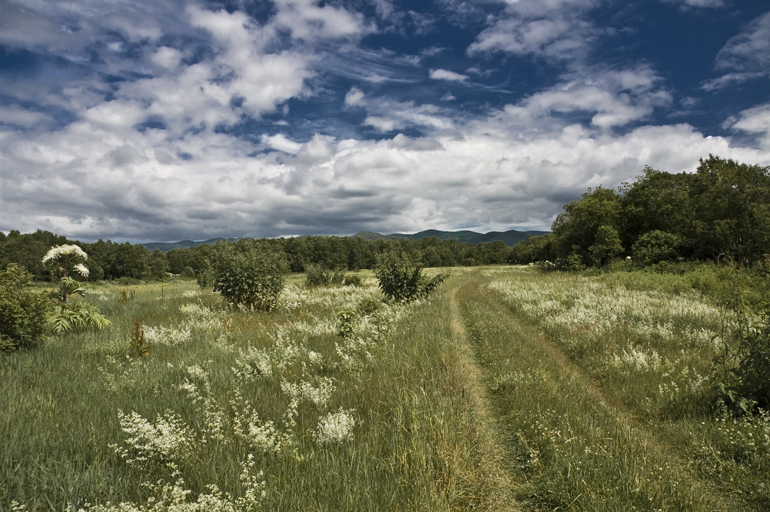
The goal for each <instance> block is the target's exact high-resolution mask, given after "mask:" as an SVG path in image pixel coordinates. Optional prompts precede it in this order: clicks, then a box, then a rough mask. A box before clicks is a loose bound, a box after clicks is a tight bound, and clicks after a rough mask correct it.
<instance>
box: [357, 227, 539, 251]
mask: <svg viewBox="0 0 770 512" xmlns="http://www.w3.org/2000/svg"><path fill="white" fill-rule="evenodd" d="M547 233H549V231H517V230H515V229H512V230H510V231H502V232H501V231H490V232H489V233H477V232H475V231H439V230H437V229H428V230H427V231H420V232H419V233H414V234H413V235H407V234H403V233H394V234H391V235H381V234H379V233H373V232H371V231H361V232H360V233H357V234H355V235H354V236H357V237H360V238H366V239H367V240H398V239H399V238H412V239H416V240H418V239H420V238H428V237H432V236H433V237H436V238H438V239H440V240H457V241H458V242H464V243H469V244H479V243H482V242H495V241H497V240H502V241H503V242H504V243H505V245H507V246H509V247H512V246H514V245H516V244H517V243H519V242H521V241H522V240H526V239H527V237H530V236H538V235H545V234H547Z"/></svg>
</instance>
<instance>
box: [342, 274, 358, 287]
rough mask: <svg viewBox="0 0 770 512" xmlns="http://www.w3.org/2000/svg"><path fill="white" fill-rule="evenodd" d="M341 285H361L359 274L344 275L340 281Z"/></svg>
mask: <svg viewBox="0 0 770 512" xmlns="http://www.w3.org/2000/svg"><path fill="white" fill-rule="evenodd" d="M342 284H343V286H356V287H358V286H361V276H359V275H357V274H353V275H352V276H345V279H344V280H343V281H342Z"/></svg>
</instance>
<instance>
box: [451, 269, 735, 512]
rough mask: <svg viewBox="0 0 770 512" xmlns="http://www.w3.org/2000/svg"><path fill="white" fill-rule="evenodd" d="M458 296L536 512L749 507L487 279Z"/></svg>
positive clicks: (470, 283) (476, 279)
mask: <svg viewBox="0 0 770 512" xmlns="http://www.w3.org/2000/svg"><path fill="white" fill-rule="evenodd" d="M482 280H483V278H482V276H481V274H480V273H474V274H472V275H468V276H465V277H464V278H463V279H462V282H461V283H460V284H459V285H458V287H457V288H456V289H455V290H453V293H452V295H451V298H452V300H453V307H452V310H453V315H452V317H453V321H457V320H456V319H455V316H456V315H459V316H460V317H461V320H460V323H461V324H462V327H461V328H458V332H462V333H463V334H464V335H465V336H466V338H467V339H468V341H469V342H470V345H471V346H472V347H473V350H474V353H475V354H474V355H475V358H476V361H478V366H479V367H480V368H481V375H480V379H481V381H482V382H484V383H485V385H486V388H487V389H486V392H487V396H489V397H490V401H491V404H492V414H493V416H496V423H497V424H498V425H500V426H501V427H500V428H501V431H502V436H503V438H504V439H505V443H506V447H505V451H506V452H507V453H509V454H512V456H513V457H515V458H516V460H515V461H510V462H511V463H509V464H508V466H509V468H510V472H511V475H512V478H513V479H517V478H518V479H526V480H527V482H528V484H527V485H524V486H521V487H520V489H519V494H518V497H519V499H520V500H522V501H523V502H524V503H525V506H527V505H528V506H529V507H531V508H532V509H536V510H538V509H542V508H548V509H555V508H557V507H559V508H560V509H564V508H571V509H574V510H613V509H614V510H617V509H619V508H620V509H627V510H632V509H634V508H635V509H636V510H658V509H662V510H704V511H705V510H744V509H747V508H745V504H744V503H741V502H740V501H736V499H735V498H734V497H733V496H725V495H723V493H721V492H720V490H719V489H718V488H716V487H715V486H714V485H713V484H710V483H708V482H703V481H701V480H699V479H698V478H697V477H696V476H695V475H693V474H692V472H691V471H690V470H689V466H690V464H689V462H688V460H686V459H685V458H683V457H681V455H680V452H679V451H678V450H677V449H676V447H674V446H671V445H670V443H667V442H666V441H665V440H663V439H660V438H658V437H656V434H655V433H654V432H653V431H651V430H649V429H648V428H646V427H645V426H644V425H642V424H641V423H639V422H638V421H636V420H635V419H634V417H633V415H632V414H631V413H630V412H629V411H628V410H626V409H625V408H624V407H623V406H621V405H619V404H618V401H617V400H615V399H614V397H613V394H612V393H611V392H609V391H608V390H605V389H604V388H602V387H601V386H600V385H598V383H596V381H595V380H594V379H593V378H592V377H591V376H590V375H588V374H587V373H586V372H584V371H583V370H582V369H581V368H580V367H579V366H577V365H576V364H575V363H573V362H572V361H570V360H569V359H568V358H567V357H566V356H565V355H564V354H563V353H562V352H561V351H560V350H559V348H558V347H557V346H556V345H555V344H553V343H552V342H550V341H549V340H548V339H547V338H546V337H544V336H543V335H541V334H540V333H539V332H538V331H537V330H536V329H535V328H534V327H533V326H531V325H529V324H528V323H526V322H523V321H521V320H520V319H518V318H516V316H515V315H514V314H513V313H512V312H511V310H510V309H509V308H508V307H507V306H506V305H505V304H503V303H502V301H501V300H500V299H499V298H498V297H497V296H496V295H495V294H494V293H493V292H491V291H489V290H488V289H486V287H484V286H483V285H482V284H481V283H480V281H482Z"/></svg>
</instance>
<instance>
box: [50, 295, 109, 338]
mask: <svg viewBox="0 0 770 512" xmlns="http://www.w3.org/2000/svg"><path fill="white" fill-rule="evenodd" d="M46 318H47V320H48V323H49V324H51V328H52V329H53V332H54V333H55V334H62V333H64V332H66V331H71V330H73V329H104V328H105V327H107V326H108V325H110V321H109V320H107V319H106V318H105V317H104V315H102V312H101V311H100V310H99V308H98V307H96V306H94V305H93V304H89V303H87V302H75V303H69V304H67V305H66V306H63V305H61V306H60V305H57V306H55V307H54V308H53V309H51V310H49V312H48V314H47V315H46Z"/></svg>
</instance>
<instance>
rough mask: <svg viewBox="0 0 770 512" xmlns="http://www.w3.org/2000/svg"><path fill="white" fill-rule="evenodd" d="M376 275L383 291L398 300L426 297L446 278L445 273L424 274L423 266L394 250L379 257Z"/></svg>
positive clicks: (404, 300) (407, 300)
mask: <svg viewBox="0 0 770 512" xmlns="http://www.w3.org/2000/svg"><path fill="white" fill-rule="evenodd" d="M374 275H375V276H376V277H377V280H378V281H379V286H380V289H381V290H382V293H383V294H384V295H385V296H386V297H387V298H388V299H391V300H394V301H396V302H409V301H411V300H414V299H417V298H420V297H425V296H426V295H428V294H429V293H430V292H432V291H433V290H434V289H436V288H437V287H438V285H440V284H441V283H443V282H444V280H445V279H446V276H445V275H443V274H439V275H437V276H435V277H433V278H427V277H425V276H423V275H422V267H420V266H419V265H417V264H416V263H415V262H413V261H412V260H411V259H410V258H409V257H408V256H406V255H400V254H396V253H393V252H391V253H386V254H381V255H380V256H378V257H377V265H376V266H375V268H374Z"/></svg>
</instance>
